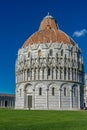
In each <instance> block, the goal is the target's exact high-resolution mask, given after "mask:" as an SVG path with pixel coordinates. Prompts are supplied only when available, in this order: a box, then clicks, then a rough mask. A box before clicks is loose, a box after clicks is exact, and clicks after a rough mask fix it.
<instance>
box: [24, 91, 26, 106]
mask: <svg viewBox="0 0 87 130" xmlns="http://www.w3.org/2000/svg"><path fill="white" fill-rule="evenodd" d="M24 108H26V90H24Z"/></svg>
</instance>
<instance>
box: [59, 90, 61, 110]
mask: <svg viewBox="0 0 87 130" xmlns="http://www.w3.org/2000/svg"><path fill="white" fill-rule="evenodd" d="M60 92H61V90H60V89H59V109H60V102H61V101H60V100H61V98H60V96H61V94H60Z"/></svg>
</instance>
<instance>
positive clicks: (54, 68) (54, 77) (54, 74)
mask: <svg viewBox="0 0 87 130" xmlns="http://www.w3.org/2000/svg"><path fill="white" fill-rule="evenodd" d="M53 79H54V80H56V67H53Z"/></svg>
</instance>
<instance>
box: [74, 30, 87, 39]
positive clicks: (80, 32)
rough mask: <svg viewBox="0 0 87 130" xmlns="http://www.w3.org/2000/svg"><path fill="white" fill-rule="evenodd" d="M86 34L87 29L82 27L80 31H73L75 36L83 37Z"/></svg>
mask: <svg viewBox="0 0 87 130" xmlns="http://www.w3.org/2000/svg"><path fill="white" fill-rule="evenodd" d="M85 34H87V30H86V29H82V30H80V31H75V32H74V33H73V37H81V36H84V35H85Z"/></svg>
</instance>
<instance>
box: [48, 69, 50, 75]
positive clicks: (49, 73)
mask: <svg viewBox="0 0 87 130" xmlns="http://www.w3.org/2000/svg"><path fill="white" fill-rule="evenodd" d="M48 76H50V68H48Z"/></svg>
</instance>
